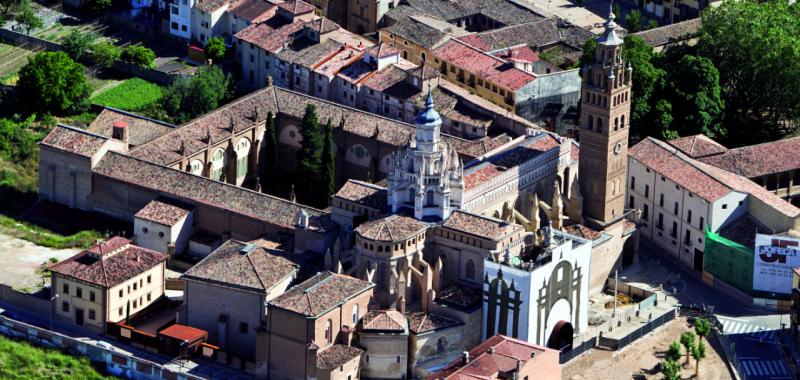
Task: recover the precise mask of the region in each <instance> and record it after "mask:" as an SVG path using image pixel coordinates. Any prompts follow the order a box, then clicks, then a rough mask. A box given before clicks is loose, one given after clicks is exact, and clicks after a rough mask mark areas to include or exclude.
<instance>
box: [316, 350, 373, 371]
mask: <svg viewBox="0 0 800 380" xmlns="http://www.w3.org/2000/svg"><path fill="white" fill-rule="evenodd" d="M362 353H364V350H362V349H360V348H356V347H352V346H345V345H343V344H334V345H333V346H330V347H328V348H326V349H324V350H322V351H320V352H317V368H319V369H334V368H337V367H341V366H342V364H345V363H347V362H349V361H351V360H353V359H355V358H358V357H361V354H362Z"/></svg>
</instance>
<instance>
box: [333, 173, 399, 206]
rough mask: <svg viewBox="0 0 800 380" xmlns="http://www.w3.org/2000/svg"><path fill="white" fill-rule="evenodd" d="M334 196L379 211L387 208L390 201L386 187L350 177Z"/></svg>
mask: <svg viewBox="0 0 800 380" xmlns="http://www.w3.org/2000/svg"><path fill="white" fill-rule="evenodd" d="M334 196H335V197H337V198H341V199H344V200H348V201H351V202H355V203H358V204H360V205H364V206H366V207H369V208H374V209H377V210H379V211H382V210H384V209H385V208H386V205H387V201H388V199H387V193H386V189H385V188H383V187H380V186H377V185H373V184H371V183H367V182H361V181H357V180H354V179H348V180H347V182H345V184H344V185H342V187H341V188H340V189H339V191H337V192H336V194H335V195H334Z"/></svg>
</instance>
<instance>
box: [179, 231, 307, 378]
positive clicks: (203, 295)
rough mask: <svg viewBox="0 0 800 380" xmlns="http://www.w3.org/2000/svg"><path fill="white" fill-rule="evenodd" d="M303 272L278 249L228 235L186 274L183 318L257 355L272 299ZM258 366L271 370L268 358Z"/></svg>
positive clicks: (222, 343) (212, 337) (244, 354)
mask: <svg viewBox="0 0 800 380" xmlns="http://www.w3.org/2000/svg"><path fill="white" fill-rule="evenodd" d="M297 272H298V266H297V265H295V264H294V263H293V262H292V261H290V260H288V259H287V258H285V257H283V256H281V255H279V254H278V253H277V252H276V253H273V252H270V251H269V250H268V249H266V248H263V247H259V246H256V245H255V244H248V243H244V242H240V241H236V240H228V241H227V242H225V243H224V244H222V245H221V246H220V247H219V248H217V249H216V250H214V252H212V253H211V254H210V255H208V256H207V257H206V258H204V259H203V260H201V261H200V262H199V263H197V264H196V265H195V266H193V267H191V268H190V269H189V270H187V271H186V272H185V273H184V274H183V275H182V276H181V278H182V279H183V280H184V281H185V283H186V287H185V290H184V301H183V302H184V304H185V309H184V312H183V313H182V315H181V321H182V322H183V323H184V324H186V325H189V326H193V327H197V328H200V329H202V330H205V331H208V333H209V335H208V341H209V342H210V343H211V344H213V345H215V346H218V347H220V348H221V349H222V350H224V351H226V352H229V353H230V354H233V355H235V356H237V357H240V358H243V359H246V360H250V361H253V360H255V359H256V357H255V356H256V350H257V349H256V345H257V342H258V336H259V334H261V333H262V332H263V331H264V330H265V328H266V326H267V318H268V317H267V315H268V314H269V305H270V302H271V301H272V300H273V299H274V298H276V297H278V296H279V295H281V294H283V293H284V292H285V291H286V290H287V289H288V288H289V285H290V284H291V283H292V281H293V280H294V279H295V277H296V276H297ZM256 367H257V368H259V371H261V372H266V363H263V364H262V363H256Z"/></svg>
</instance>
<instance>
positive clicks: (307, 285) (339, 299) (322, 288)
mask: <svg viewBox="0 0 800 380" xmlns="http://www.w3.org/2000/svg"><path fill="white" fill-rule="evenodd" d="M374 286H375V285H374V284H373V283H371V282H368V281H364V280H359V279H357V278H354V277H350V276H345V275H342V274H336V273H331V272H329V271H324V272H322V273H318V274H317V275H315V276H314V277H311V278H310V279H308V280H306V281H304V282H302V283H300V284H298V285H296V286H294V287H293V288H291V289H289V290H288V291H286V293H283V294H282V295H280V296H278V297H277V298H275V299H274V300H272V303H271V305H272V306H273V307H277V308H281V309H284V310H288V311H292V312H295V313H298V314H302V315H305V316H308V317H319V316H320V315H322V314H323V313H325V312H326V311H328V310H330V309H331V308H333V307H336V306H338V305H341V304H342V303H344V302H345V301H347V300H349V299H351V298H353V297H355V296H357V295H359V294H361V293H364V292H365V291H368V290H369V289H372V287H374Z"/></svg>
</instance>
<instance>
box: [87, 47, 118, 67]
mask: <svg viewBox="0 0 800 380" xmlns="http://www.w3.org/2000/svg"><path fill="white" fill-rule="evenodd" d="M91 53H92V60H93V61H94V63H96V64H98V65H100V66H101V67H103V68H109V67H111V66H113V65H114V62H116V61H117V60H119V56H120V54H121V51H120V48H119V47H118V46H117V45H114V44H113V43H111V42H109V41H101V42H98V43H95V44H94V45H92V51H91Z"/></svg>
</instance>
